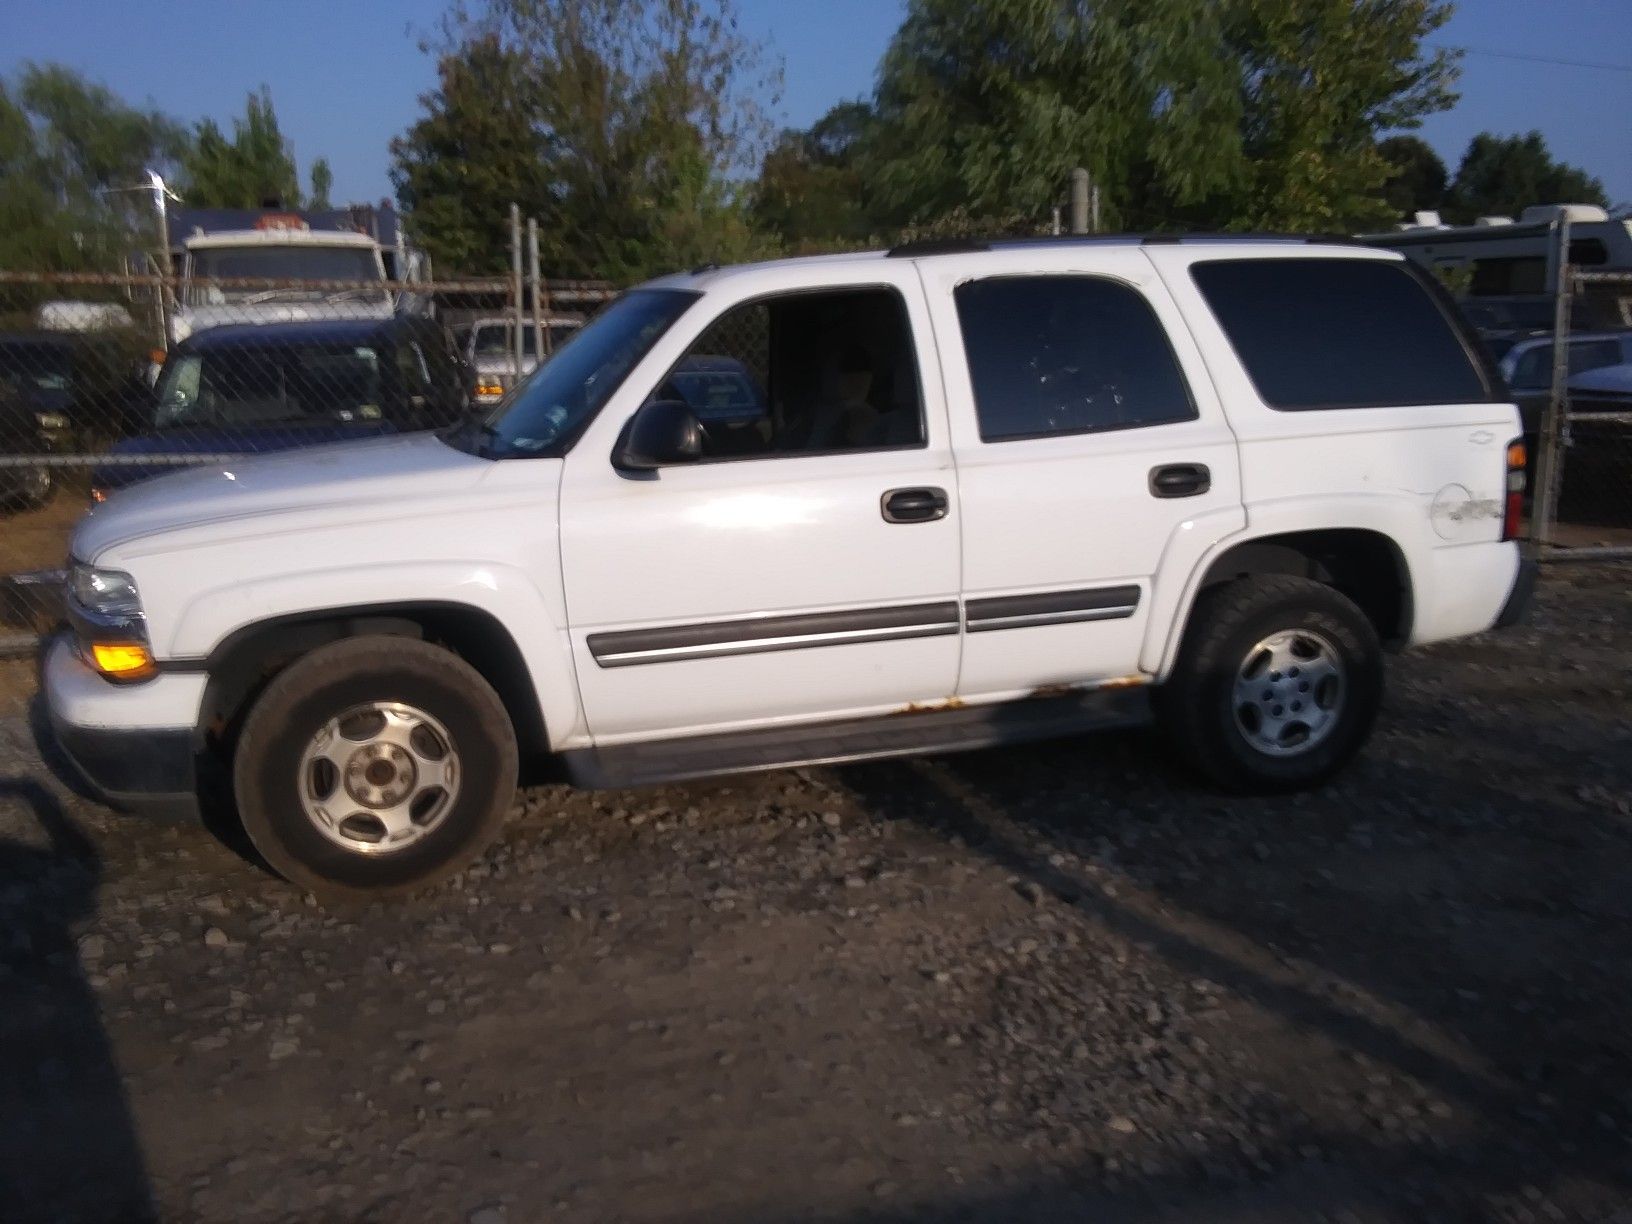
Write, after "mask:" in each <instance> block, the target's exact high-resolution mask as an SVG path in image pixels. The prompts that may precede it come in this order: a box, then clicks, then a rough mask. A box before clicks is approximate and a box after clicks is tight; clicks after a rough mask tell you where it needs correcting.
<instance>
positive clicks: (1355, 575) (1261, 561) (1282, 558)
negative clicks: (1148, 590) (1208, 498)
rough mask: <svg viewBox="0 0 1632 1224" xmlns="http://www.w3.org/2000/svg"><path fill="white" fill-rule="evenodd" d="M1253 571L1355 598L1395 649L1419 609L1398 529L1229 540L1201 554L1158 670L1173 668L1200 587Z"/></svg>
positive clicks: (1305, 532)
mask: <svg viewBox="0 0 1632 1224" xmlns="http://www.w3.org/2000/svg"><path fill="white" fill-rule="evenodd" d="M1254 574H1290V575H1293V576H1295V577H1300V578H1311V579H1313V580H1315V581H1317V582H1321V583H1324V584H1325V585H1327V586H1330V587H1332V588H1333V589H1334V590H1336V591H1338V592H1340V593H1341V594H1343V595H1344V596H1346V597H1347V598H1349V599H1351V600H1353V601H1354V603H1355V604H1356V605H1357V606H1358V607H1359V608H1360V610H1361V611H1362V612H1363V613H1365V616H1366V619H1367V620H1369V621H1370V622H1371V624H1372V626H1373V628H1375V629H1376V631H1377V636H1378V639H1379V640H1380V641H1381V642H1382V643H1383V644H1384V645H1385V646H1386V647H1388V648H1389V649H1394V650H1397V649H1399V648H1401V647H1403V646H1404V645H1405V644H1406V643H1407V642H1408V641H1410V638H1411V627H1412V623H1413V620H1414V618H1415V615H1416V607H1415V596H1414V592H1413V585H1412V574H1411V566H1410V563H1409V561H1408V560H1407V559H1406V553H1405V550H1404V549H1403V548H1402V547H1401V546H1400V544H1399V542H1398V541H1397V540H1396V539H1395V538H1394V537H1393V536H1391V535H1389V534H1388V533H1387V532H1385V531H1380V530H1377V529H1376V528H1374V527H1318V528H1311V529H1307V530H1297V531H1284V532H1275V533H1271V534H1265V535H1260V536H1254V537H1251V538H1249V539H1235V540H1231V541H1228V542H1227V543H1225V544H1224V545H1222V546H1221V547H1220V548H1219V549H1217V550H1216V552H1215V553H1214V554H1213V555H1212V556H1210V557H1208V558H1204V559H1203V561H1202V563H1201V565H1200V566H1198V568H1197V573H1196V575H1195V578H1194V581H1193V582H1192V583H1191V587H1190V589H1189V591H1188V592H1187V594H1186V598H1185V601H1184V608H1183V615H1182V616H1181V617H1179V618H1178V620H1177V621H1176V627H1175V632H1174V633H1172V634H1171V635H1170V636H1169V638H1168V641H1167V644H1166V648H1165V650H1164V653H1163V656H1162V658H1161V660H1160V666H1159V668H1158V669H1157V674H1158V676H1159V677H1161V678H1165V677H1166V676H1167V674H1168V672H1170V671H1171V670H1172V667H1173V663H1174V660H1175V658H1176V657H1177V654H1178V647H1179V644H1180V642H1182V641H1183V638H1184V634H1185V632H1186V631H1187V630H1188V628H1189V619H1190V615H1191V613H1192V611H1193V610H1194V608H1195V605H1196V601H1197V600H1198V599H1199V598H1200V597H1201V595H1202V593H1203V592H1205V591H1207V590H1210V589H1211V588H1213V587H1216V586H1219V585H1220V584H1222V583H1226V582H1231V581H1234V580H1235V579H1238V578H1244V577H1247V576H1249V575H1254Z"/></svg>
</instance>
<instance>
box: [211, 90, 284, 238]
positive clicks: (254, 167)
mask: <svg viewBox="0 0 1632 1224" xmlns="http://www.w3.org/2000/svg"><path fill="white" fill-rule="evenodd" d="M232 127H233V134H232V138H231V139H230V140H229V139H228V138H227V137H226V135H225V134H224V133H223V132H222V131H221V128H220V126H219V125H217V124H216V122H215V120H213V119H205V120H204V121H203V122H201V123H200V124H199V125H198V127H197V128H196V129H195V131H194V133H193V141H192V147H191V148H190V149H189V150H188V151H187V153H186V155H185V156H184V157H183V159H182V171H183V175H184V180H185V181H184V186H183V190H184V192H185V193H186V196H187V202H188V203H189V204H193V205H197V206H200V207H205V208H262V207H268V206H270V207H284V208H298V207H300V204H301V195H300V176H299V174H298V173H297V172H296V170H295V154H294V150H293V149H292V148H291V147H290V145H289V141H288V140H286V139H285V138H284V135H283V132H282V131H281V130H280V129H279V127H278V116H277V112H276V111H274V110H273V108H272V95H271V92H270V91H269V90H268V89H267V88H266V87H265V86H264V85H263V86H262V87H261V90H260V92H259V93H252V94H250V95H249V98H248V100H247V102H246V104H245V107H244V115H243V117H242V118H240V119H234V120H233V123H232Z"/></svg>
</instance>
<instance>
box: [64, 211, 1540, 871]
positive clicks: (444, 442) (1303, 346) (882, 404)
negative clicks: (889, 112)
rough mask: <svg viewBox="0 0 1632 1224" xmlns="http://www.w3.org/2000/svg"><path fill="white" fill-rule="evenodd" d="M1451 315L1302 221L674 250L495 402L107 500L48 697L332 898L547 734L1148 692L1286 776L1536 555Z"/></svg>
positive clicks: (429, 866)
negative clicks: (725, 365)
mask: <svg viewBox="0 0 1632 1224" xmlns="http://www.w3.org/2000/svg"><path fill="white" fill-rule="evenodd" d="M1474 344H1475V341H1474V340H1473V337H1472V336H1471V334H1469V333H1468V332H1467V331H1466V330H1465V325H1464V324H1463V323H1462V321H1461V320H1460V317H1459V316H1457V315H1456V313H1455V311H1454V309H1452V308H1451V307H1450V306H1449V304H1448V302H1446V301H1444V299H1443V295H1442V294H1441V293H1439V292H1438V291H1437V290H1436V289H1435V288H1434V287H1433V286H1432V285H1431V284H1430V283H1429V282H1428V281H1427V280H1426V279H1425V278H1424V277H1423V276H1422V275H1421V274H1420V273H1418V272H1416V271H1414V270H1412V268H1411V265H1410V264H1408V263H1407V262H1406V261H1405V260H1404V259H1403V258H1402V257H1400V256H1399V255H1397V254H1391V253H1388V252H1384V251H1377V250H1370V249H1366V248H1362V247H1358V246H1347V245H1338V244H1321V243H1316V242H1303V241H1299V240H1287V241H1269V240H1262V239H1254V240H1240V239H1235V240H1205V241H1204V240H1188V241H1172V240H1160V241H1159V240H1150V241H1148V242H1144V243H1141V242H1140V241H1139V240H1137V239H1133V240H1108V239H1101V240H1089V241H1068V240H1060V241H1053V242H1041V243H1037V242H1014V243H1011V242H993V243H946V242H939V243H931V244H926V245H916V246H911V245H909V246H907V247H902V248H897V249H896V250H894V251H891V252H889V253H888V254H887V255H885V254H881V253H873V254H860V255H852V256H844V257H827V258H822V259H806V260H788V261H782V262H775V263H768V264H760V265H753V266H747V267H734V268H708V269H702V270H699V271H697V272H694V273H692V274H689V275H677V276H672V277H667V278H664V279H661V280H657V281H653V282H651V283H649V284H647V285H645V286H642V287H641V288H639V289H636V290H634V291H631V292H629V293H626V294H625V295H624V296H623V297H621V298H620V299H618V300H617V301H616V302H615V303H613V304H612V305H610V306H609V307H607V308H606V309H605V310H604V311H602V312H601V313H600V314H599V315H598V316H597V317H596V318H595V319H594V320H593V321H592V322H590V323H589V324H587V325H586V326H585V327H584V329H583V330H582V331H581V332H580V333H579V334H578V335H577V336H576V337H575V338H574V339H573V340H572V342H571V343H570V344H568V345H567V346H566V347H565V348H563V349H562V350H561V352H560V353H558V354H557V355H556V356H555V357H554V358H553V359H552V360H550V361H549V362H548V363H546V364H545V365H543V366H541V367H540V368H539V370H538V371H537V372H536V373H535V374H534V376H533V377H532V378H530V379H529V380H528V381H527V382H526V383H525V384H524V385H523V386H521V387H520V388H518V389H517V391H516V392H515V394H513V395H512V396H510V397H508V398H507V399H506V400H505V401H504V402H503V403H501V404H500V405H499V406H498V407H497V408H496V409H495V410H493V411H492V412H490V413H489V414H487V416H486V417H485V419H484V418H476V417H472V418H471V419H470V421H469V422H468V423H467V424H466V425H464V426H462V427H458V428H455V429H452V430H449V431H445V432H443V433H441V434H422V435H418V436H414V437H396V438H379V439H374V440H371V441H367V442H359V443H355V444H352V445H349V446H339V447H332V448H327V449H325V450H323V451H321V452H318V453H316V454H313V455H285V456H274V457H266V458H261V459H256V460H251V461H246V462H242V463H228V464H223V465H219V466H215V467H210V468H206V469H202V470H198V471H193V472H188V473H186V474H183V475H178V476H172V477H169V478H167V479H164V480H157V481H153V482H151V483H150V484H147V485H144V486H141V487H139V488H136V489H132V490H128V491H126V492H123V493H121V494H119V495H117V496H115V497H113V498H111V499H110V500H109V501H108V502H107V503H106V504H105V505H103V506H99V507H97V508H96V509H95V510H94V511H93V512H92V513H91V514H90V515H89V516H88V517H87V518H86V519H85V520H84V521H83V522H82V523H81V524H80V526H79V528H78V529H77V531H76V532H75V535H74V539H73V558H74V559H73V563H72V570H71V578H70V584H69V585H70V590H71V595H70V600H69V603H70V615H71V617H72V620H73V623H74V625H75V629H74V632H73V634H72V635H70V636H65V637H63V638H61V639H59V640H57V641H55V642H53V643H52V644H51V646H50V648H49V650H48V652H47V654H46V658H45V663H44V691H45V694H46V701H47V705H48V708H49V711H50V716H51V721H52V724H53V726H54V727H55V733H56V735H57V737H58V738H59V740H60V741H61V743H62V745H63V747H64V748H65V750H66V752H67V754H68V755H69V756H70V757H71V758H72V759H74V760H75V761H77V762H78V764H79V766H80V768H81V769H82V771H83V772H84V773H85V774H86V776H87V777H88V778H90V779H91V781H92V782H93V783H94V784H95V785H97V786H98V787H100V788H101V789H102V790H103V792H105V793H107V794H108V795H110V796H111V797H112V798H113V799H114V800H115V801H117V802H122V803H125V804H133V805H140V804H142V803H144V802H145V803H169V804H179V805H184V806H185V805H190V804H192V803H193V802H194V800H193V796H194V795H195V794H196V791H197V787H198V779H199V777H200V776H201V775H203V776H210V775H211V773H212V771H225V776H227V777H230V779H231V785H232V787H233V791H234V793H235V795H236V799H237V806H238V810H239V812H240V813H241V816H242V819H243V823H244V826H245V828H246V830H247V831H248V834H249V837H250V838H251V839H252V840H253V842H254V844H255V845H256V846H257V847H258V848H259V849H260V851H261V852H262V853H263V855H264V856H265V858H266V861H267V862H269V863H270V864H271V865H272V866H273V867H274V868H276V869H277V870H278V871H280V872H282V873H283V874H284V875H285V876H287V877H288V878H289V879H291V880H294V881H296V882H298V883H299V884H301V885H303V886H305V887H308V888H312V889H316V890H320V891H323V892H325V893H329V894H344V895H379V894H382V893H389V892H391V891H394V890H402V889H407V888H412V887H416V886H419V885H423V884H425V883H426V882H428V881H430V880H434V879H437V878H440V877H442V876H445V875H446V874H448V873H449V872H451V871H453V870H455V869H457V868H458V867H459V866H460V865H461V864H464V863H466V862H468V861H469V860H470V859H471V858H472V857H473V856H474V855H476V854H477V853H478V852H479V851H480V850H481V848H482V847H483V846H484V845H486V844H487V842H488V841H489V840H490V839H491V838H492V837H493V836H494V835H495V833H496V832H497V830H498V827H499V824H500V822H501V821H502V820H503V819H504V816H505V813H506V811H507V810H508V808H509V806H510V801H511V796H512V792H513V789H514V787H515V785H516V781H517V777H518V773H519V770H520V767H521V764H522V762H523V761H533V760H535V759H538V758H544V757H548V758H553V760H554V762H555V763H556V764H557V765H558V766H559V767H560V768H561V769H563V770H564V771H565V773H566V775H567V776H568V777H569V778H571V779H572V780H573V781H575V782H576V783H578V784H580V785H586V786H610V785H617V786H622V785H630V784H635V783H645V782H657V781H661V780H673V779H680V778H696V777H703V776H708V775H715V774H722V773H730V772H735V771H741V770H753V769H767V768H773V767H777V766H783V765H789V764H793V763H800V762H803V763H809V762H830V761H842V760H854V759H862V758H868V757H882V756H896V755H910V754H916V753H924V752H945V751H950V750H954V749H963V748H978V747H985V746H991V745H997V744H1005V743H1010V742H1014V741H1019V740H1026V739H1032V738H1036V737H1041V736H1058V735H1075V734H1079V733H1082V732H1085V731H1088V730H1091V729H1095V728H1101V727H1108V726H1129V725H1137V724H1140V723H1143V722H1145V721H1146V720H1148V719H1150V718H1151V717H1153V716H1154V717H1155V718H1156V719H1157V720H1158V721H1159V722H1160V724H1161V725H1162V726H1163V727H1164V728H1165V730H1166V731H1167V733H1168V734H1169V735H1170V736H1171V738H1172V741H1173V743H1174V744H1175V746H1176V748H1177V749H1178V750H1179V751H1180V753H1181V754H1182V755H1183V757H1184V758H1185V760H1187V761H1188V762H1189V764H1190V765H1191V766H1192V767H1193V768H1195V769H1196V770H1198V771H1199V773H1200V774H1201V775H1202V776H1204V777H1206V778H1209V779H1211V780H1212V781H1213V782H1214V783H1216V784H1218V785H1220V786H1223V787H1226V788H1230V789H1235V790H1246V791H1282V790H1290V789H1296V788H1300V787H1308V786H1313V785H1316V784H1318V783H1320V782H1322V781H1324V780H1326V779H1328V778H1330V777H1331V776H1332V775H1333V774H1334V773H1335V772H1336V771H1337V770H1339V769H1340V768H1341V767H1342V766H1343V765H1344V764H1345V763H1346V762H1347V761H1349V760H1350V759H1351V758H1352V757H1353V756H1354V754H1355V753H1356V752H1357V751H1359V749H1360V747H1361V745H1362V744H1363V743H1364V741H1365V740H1366V737H1367V735H1368V733H1369V731H1370V728H1371V725H1372V722H1373V720H1374V718H1375V717H1376V714H1377V712H1378V706H1379V700H1380V695H1381V690H1382V684H1383V653H1382V652H1383V649H1384V647H1404V646H1411V645H1419V644H1423V643H1428V642H1436V641H1441V640H1444V639H1447V638H1456V637H1461V636H1464V635H1467V634H1473V633H1478V632H1481V631H1483V630H1486V629H1489V628H1491V627H1493V626H1501V625H1507V624H1511V623H1513V622H1514V621H1515V620H1516V619H1517V618H1518V617H1519V615H1520V614H1521V612H1522V611H1523V609H1524V606H1525V604H1526V602H1527V599H1528V597H1529V590H1530V583H1531V581H1532V579H1533V574H1534V571H1533V568H1532V567H1531V566H1530V565H1528V564H1527V563H1525V562H1523V561H1522V560H1521V557H1520V553H1519V546H1518V544H1517V543H1516V542H1515V540H1514V538H1513V537H1514V535H1515V533H1516V531H1517V528H1518V519H1519V513H1520V509H1521V502H1522V497H1523V489H1522V485H1523V476H1522V468H1523V455H1522V452H1521V450H1520V448H1519V447H1517V446H1514V445H1510V444H1511V443H1512V442H1513V441H1514V440H1515V439H1516V437H1517V435H1518V432H1519V420H1518V413H1517V411H1516V410H1515V408H1514V406H1513V405H1512V404H1511V403H1510V402H1508V400H1507V397H1506V394H1505V391H1504V390H1503V389H1502V388H1501V387H1500V386H1498V385H1496V383H1495V381H1494V380H1493V379H1491V378H1490V377H1488V376H1487V374H1486V367H1485V366H1484V365H1483V364H1482V363H1481V362H1480V361H1478V360H1477V359H1476V357H1475V351H1474ZM1379 353H1386V354H1387V355H1388V360H1386V361H1379V360H1378V359H1377V355H1378V354H1379ZM720 358H729V359H731V360H733V361H735V362H738V363H740V364H741V366H742V367H743V368H744V369H746V370H748V371H750V372H751V375H752V382H753V384H754V386H755V388H756V389H757V388H763V392H762V393H763V395H764V397H765V399H764V403H765V409H766V411H765V413H764V415H763V420H762V422H761V427H760V428H757V429H755V430H753V431H751V433H752V436H751V437H747V438H740V437H739V438H736V439H733V443H734V445H733V447H732V448H731V449H729V450H723V449H721V448H720V446H719V443H718V440H717V437H716V432H715V431H714V430H713V429H712V428H710V427H709V426H708V425H707V424H705V421H704V419H703V414H700V413H699V412H698V411H697V409H696V408H695V407H694V406H693V403H692V401H691V400H690V399H688V398H687V395H686V390H685V384H686V382H687V375H688V374H689V372H691V371H692V370H696V369H697V364H693V365H691V366H689V367H688V364H687V363H688V362H692V363H700V364H701V366H702V367H703V369H702V371H701V372H705V373H709V372H719V373H729V371H711V370H710V363H712V362H713V361H716V360H718V359H720ZM676 392H679V395H678V396H676ZM758 393H760V392H758V391H757V390H756V394H758ZM738 445H740V449H737V446H738Z"/></svg>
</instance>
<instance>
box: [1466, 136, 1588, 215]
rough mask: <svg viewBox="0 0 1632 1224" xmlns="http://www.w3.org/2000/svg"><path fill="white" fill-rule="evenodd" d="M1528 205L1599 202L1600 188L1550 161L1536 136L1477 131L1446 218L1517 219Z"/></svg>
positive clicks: (1544, 145)
mask: <svg viewBox="0 0 1632 1224" xmlns="http://www.w3.org/2000/svg"><path fill="white" fill-rule="evenodd" d="M1532 204H1598V205H1601V206H1604V207H1607V206H1608V204H1609V197H1608V196H1607V195H1606V194H1605V193H1604V185H1603V183H1601V182H1600V181H1599V180H1598V179H1595V178H1593V177H1592V176H1591V175H1590V174H1588V173H1587V172H1586V171H1585V170H1582V169H1580V168H1578V167H1576V166H1570V165H1566V164H1565V163H1563V162H1559V161H1555V160H1553V156H1552V154H1551V153H1550V152H1549V151H1548V149H1547V142H1546V140H1545V139H1543V138H1542V135H1541V133H1540V132H1530V133H1527V134H1526V135H1523V136H1496V135H1494V134H1492V133H1490V132H1481V133H1480V134H1479V135H1477V136H1475V137H1474V138H1473V139H1472V140H1471V141H1470V142H1469V143H1468V151H1467V152H1466V153H1464V154H1463V155H1462V162H1461V164H1460V165H1459V166H1458V167H1457V170H1456V179H1455V181H1454V182H1453V183H1452V184H1451V190H1450V193H1449V196H1448V198H1447V201H1446V210H1445V211H1446V214H1447V216H1448V217H1449V218H1451V219H1453V220H1456V221H1460V222H1463V223H1468V222H1472V221H1473V220H1475V219H1476V218H1478V217H1484V216H1493V215H1494V216H1510V217H1516V216H1518V215H1519V214H1520V213H1521V212H1523V211H1524V209H1525V208H1527V207H1528V206H1530V205H1532Z"/></svg>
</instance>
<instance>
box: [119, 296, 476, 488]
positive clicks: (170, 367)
mask: <svg viewBox="0 0 1632 1224" xmlns="http://www.w3.org/2000/svg"><path fill="white" fill-rule="evenodd" d="M470 408H471V382H470V376H469V372H468V370H467V369H466V367H465V365H464V363H463V362H461V361H460V360H459V358H458V356H457V354H456V353H455V350H454V348H453V344H452V341H451V339H450V338H449V337H448V335H447V333H446V332H445V331H444V330H443V329H442V328H441V327H440V326H439V325H437V324H436V323H434V322H432V321H430V320H428V319H422V318H409V317H397V318H393V319H344V320H339V319H337V320H332V321H322V322H302V323H269V324H258V325H253V326H251V325H242V326H240V325H231V326H223V327H214V328H211V329H210V330H208V331H204V332H200V333H198V334H197V335H195V336H193V337H191V338H190V339H188V340H186V341H184V342H183V343H181V344H179V345H177V346H176V348H175V349H174V350H173V351H172V352H171V353H170V355H169V356H168V357H167V358H166V359H165V363H164V369H163V370H162V372H161V373H160V375H159V380H158V384H157V386H156V387H155V388H154V398H153V402H152V406H151V418H150V425H149V427H148V428H146V429H144V430H142V431H141V432H139V433H137V434H135V435H134V436H131V437H127V438H124V439H121V440H120V441H118V442H116V443H115V444H114V445H113V446H112V447H111V448H110V449H109V451H108V455H107V458H106V460H105V461H104V462H103V463H101V464H99V465H98V467H97V468H96V470H95V472H94V473H93V474H92V478H91V496H92V498H93V499H94V500H97V501H100V500H102V499H103V498H105V497H107V495H108V494H109V493H111V492H113V491H115V490H117V489H121V488H124V487H125V486H127V485H131V484H135V483H136V482H137V481H140V480H146V479H148V478H150V477H152V476H158V475H162V474H164V473H165V472H173V471H176V470H177V469H178V467H181V466H186V465H189V464H194V463H208V462H224V461H228V460H231V459H234V458H238V457H240V456H243V455H256V454H264V453H267V452H270V451H282V450H293V449H295V448H297V447H304V446H317V445H321V444H322V443H325V442H344V441H350V440H353V439H358V438H370V437H377V436H379V435H382V434H390V433H402V432H407V431H410V430H417V429H435V428H438V427H440V426H444V425H450V424H452V423H454V422H455V421H457V420H458V419H459V418H460V417H461V416H463V415H465V414H466V413H468V412H469V411H470Z"/></svg>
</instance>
